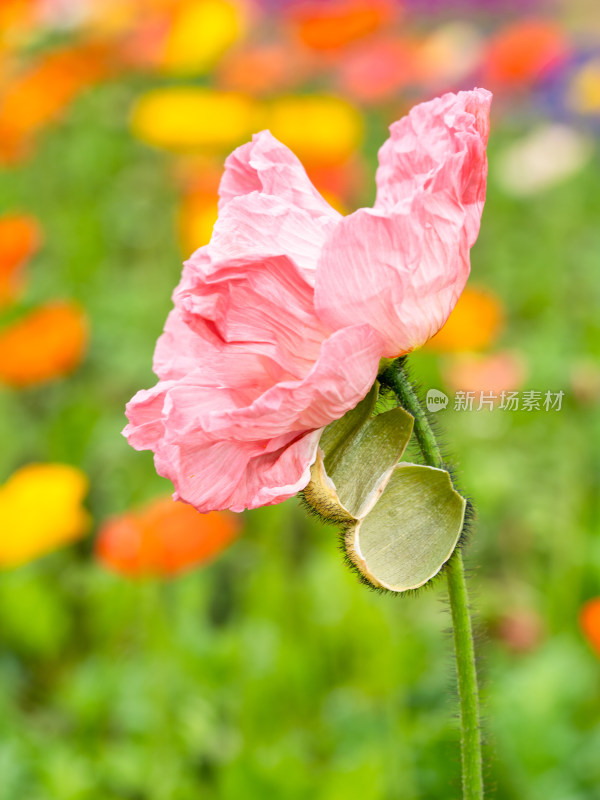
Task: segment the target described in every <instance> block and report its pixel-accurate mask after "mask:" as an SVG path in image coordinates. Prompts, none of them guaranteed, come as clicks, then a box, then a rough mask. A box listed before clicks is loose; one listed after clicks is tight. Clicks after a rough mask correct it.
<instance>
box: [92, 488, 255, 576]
mask: <svg viewBox="0 0 600 800" xmlns="http://www.w3.org/2000/svg"><path fill="white" fill-rule="evenodd" d="M239 530H240V522H239V519H238V518H237V517H236V516H235V515H234V514H230V513H224V512H219V511H213V512H211V513H209V514H200V513H199V512H198V511H196V509H195V508H192V506H189V505H186V504H185V503H180V502H175V501H173V500H171V498H160V499H158V500H155V501H154V502H152V503H150V504H149V505H148V506H146V508H144V509H142V510H141V511H139V512H137V513H134V512H129V513H127V514H123V515H121V516H120V517H116V518H115V519H112V520H109V521H108V522H106V523H105V524H104V525H103V526H102V528H101V529H100V532H99V534H98V539H97V541H96V553H97V556H98V558H99V559H100V561H102V562H103V563H104V564H105V565H106V566H107V567H110V568H111V569H113V570H115V571H117V572H120V573H122V574H124V575H129V576H140V575H158V576H170V575H176V574H177V573H179V572H182V571H183V570H186V569H190V568H192V567H195V566H199V565H200V564H205V563H206V562H208V561H211V560H212V559H213V558H215V557H216V556H217V555H219V553H221V552H222V551H223V550H225V548H226V547H228V545H229V544H231V542H232V541H233V540H234V539H235V538H236V537H237V535H238V533H239Z"/></svg>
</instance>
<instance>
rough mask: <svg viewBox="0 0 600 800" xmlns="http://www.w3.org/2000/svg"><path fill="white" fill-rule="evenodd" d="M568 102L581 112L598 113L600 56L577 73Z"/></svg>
mask: <svg viewBox="0 0 600 800" xmlns="http://www.w3.org/2000/svg"><path fill="white" fill-rule="evenodd" d="M567 102H568V103H569V107H570V108H572V109H573V110H574V111H576V112H578V113H579V114H597V113H598V112H599V111H600V58H594V59H593V60H591V61H589V62H588V63H587V64H586V65H585V66H584V67H582V68H581V69H580V70H579V71H578V72H577V73H576V74H575V76H574V78H573V80H572V81H571V86H570V90H569V92H568V93H567Z"/></svg>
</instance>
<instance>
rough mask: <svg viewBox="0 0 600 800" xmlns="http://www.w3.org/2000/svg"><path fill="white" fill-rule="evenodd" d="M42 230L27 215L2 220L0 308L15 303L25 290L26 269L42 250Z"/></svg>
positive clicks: (15, 215)
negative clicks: (29, 260)
mask: <svg viewBox="0 0 600 800" xmlns="http://www.w3.org/2000/svg"><path fill="white" fill-rule="evenodd" d="M40 242H41V233H40V228H39V225H38V223H37V222H36V220H35V219H34V218H33V217H31V216H28V215H26V214H6V215H5V216H3V217H0V308H1V307H2V306H5V305H7V304H9V303H12V302H14V301H15V300H16V299H17V297H18V295H19V293H20V292H21V290H22V288H23V273H22V271H23V266H24V265H25V263H26V261H27V260H28V259H29V258H31V256H32V255H33V254H34V253H35V252H36V250H37V249H38V248H39V246H40Z"/></svg>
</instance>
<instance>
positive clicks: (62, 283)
mask: <svg viewBox="0 0 600 800" xmlns="http://www.w3.org/2000/svg"><path fill="white" fill-rule="evenodd" d="M134 83H135V82H134ZM135 90H136V87H135V86H134V85H133V84H131V85H129V84H120V85H116V84H108V85H106V86H103V87H102V88H100V89H97V90H94V91H93V92H91V93H89V94H88V95H86V96H85V97H82V98H81V99H80V100H79V101H78V102H77V103H76V104H75V106H74V107H73V109H72V110H71V112H70V113H69V116H68V118H67V119H66V120H65V122H64V123H63V124H61V125H60V126H59V127H56V128H54V129H53V130H50V131H49V132H48V134H47V135H46V136H45V137H44V138H43V140H42V142H41V145H40V147H39V149H38V151H37V153H36V155H35V157H34V158H33V160H31V161H30V162H28V163H27V164H25V165H23V166H20V167H19V168H16V169H14V170H11V171H7V172H5V173H3V174H2V175H0V196H1V197H2V202H3V204H5V206H6V209H7V210H12V209H20V210H24V211H27V212H30V213H33V214H35V215H36V216H37V217H38V218H39V219H40V221H41V223H42V226H43V229H44V232H45V237H46V242H45V246H44V248H43V250H42V251H41V253H40V254H39V256H38V257H37V258H36V259H35V261H34V263H33V264H32V265H31V266H30V274H31V282H30V285H31V288H30V291H29V294H28V295H27V297H26V302H27V303H31V304H33V303H35V302H38V301H41V300H45V299H48V298H51V297H68V298H73V299H76V300H79V301H80V302H81V303H82V304H83V306H84V307H85V308H86V310H87V312H88V313H89V315H90V318H91V330H92V340H91V350H90V353H89V356H88V358H87V360H86V362H85V364H84V365H83V367H82V368H81V369H80V370H79V371H78V372H76V373H75V374H74V375H73V376H72V377H71V378H69V379H68V380H63V381H61V382H58V383H55V384H52V385H48V386H46V387H42V388H38V389H29V390H26V391H23V392H15V391H12V390H2V391H1V392H0V441H1V442H2V448H1V449H0V479H2V480H4V479H5V478H6V477H8V475H9V474H10V473H11V472H12V471H13V470H14V469H16V468H17V467H19V466H20V465H22V464H24V463H27V462H29V461H64V462H67V463H71V464H74V465H77V466H80V467H81V468H83V469H84V470H85V471H86V473H87V474H88V475H89V476H90V479H91V485H92V489H91V494H90V497H89V506H90V509H91V512H92V514H93V517H94V520H95V522H96V523H100V522H101V521H102V520H104V519H105V518H106V517H107V516H109V515H111V514H114V513H116V512H120V511H123V510H126V509H128V508H130V507H135V506H136V505H139V504H140V503H142V502H143V501H144V500H146V499H148V498H150V497H153V496H155V495H156V494H158V493H161V492H163V493H166V492H168V491H169V489H170V486H169V484H168V483H167V482H166V481H164V480H162V479H160V478H158V477H157V476H156V475H155V473H154V469H153V465H152V456H151V454H150V453H136V452H134V451H133V450H132V449H130V448H129V447H128V446H127V444H126V442H125V440H124V439H122V437H121V436H120V435H119V431H120V429H121V428H122V426H123V424H124V417H123V407H124V404H125V402H126V401H127V400H128V399H129V397H130V396H131V395H132V394H134V393H135V391H137V390H138V389H139V388H141V387H147V386H150V385H151V384H152V383H153V381H154V379H153V376H152V373H151V369H150V365H151V357H152V351H153V347H154V342H155V340H156V338H157V336H158V334H159V333H160V331H161V329H162V325H163V322H164V319H165V317H166V314H167V311H168V309H169V306H170V299H169V298H170V294H171V291H172V289H173V287H174V285H175V284H176V282H177V280H178V275H179V270H180V266H179V265H180V261H181V255H180V253H179V252H178V247H177V242H176V237H175V209H176V196H175V190H174V188H173V180H172V176H171V174H170V169H171V164H170V161H169V157H168V156H166V155H164V154H161V153H159V152H155V151H152V150H150V149H148V148H146V147H144V146H143V145H142V144H139V143H137V142H136V141H134V140H133V139H132V137H131V136H130V134H129V132H128V131H127V129H126V127H125V120H126V119H127V109H128V108H129V106H130V103H131V101H132V99H133V97H134V95H135ZM372 125H373V126H374V128H376V130H374V131H372V132H371V135H370V137H369V141H371V140H372V141H373V147H372V148H371V151H370V153H369V158H370V160H371V163H374V159H375V147H376V144H377V143H379V142H381V141H382V140H383V138H384V135H385V134H384V129H383V127H382V126H378V125H377V124H376V123H372ZM494 130H495V132H494V135H493V137H492V141H491V143H490V164H491V175H490V188H489V197H488V201H487V206H486V210H485V214H484V220H483V227H482V233H481V236H480V239H479V242H478V243H477V245H476V247H475V248H474V251H473V258H472V263H473V280H474V281H475V282H480V283H483V284H484V285H486V286H489V287H491V288H492V289H494V290H495V291H496V292H497V293H498V295H499V296H500V297H501V298H502V300H503V302H504V303H505V305H506V309H507V321H506V328H505V332H504V334H503V339H502V342H501V344H502V346H503V347H504V346H506V347H508V348H511V349H514V350H517V351H518V352H519V353H521V354H522V355H523V357H524V358H525V359H526V361H527V363H528V366H529V375H528V378H527V381H526V384H527V385H526V386H524V388H531V389H536V390H540V391H546V390H548V389H550V390H552V391H559V390H563V391H564V392H565V398H564V401H563V408H562V410H561V411H560V412H553V411H550V412H544V411H540V412H530V413H528V412H522V411H519V412H514V413H511V412H502V411H494V412H489V413H488V412H481V413H466V412H458V411H457V412H454V411H451V410H447V411H445V412H441V413H440V414H439V415H438V418H439V422H440V426H441V429H442V430H443V438H445V439H446V440H447V443H448V450H449V451H450V453H451V454H452V455H453V456H454V457H455V460H456V462H457V464H458V466H459V474H460V482H461V484H462V485H464V487H465V488H466V490H467V493H468V494H469V495H470V496H471V497H472V498H473V500H474V502H475V504H476V507H477V509H478V515H479V518H478V522H477V523H476V525H475V528H474V533H473V536H472V540H471V543H470V546H469V549H468V552H467V563H468V566H469V567H470V569H471V587H472V591H473V595H474V605H475V608H476V609H478V612H479V613H478V616H477V624H478V627H479V630H480V634H481V635H480V637H479V641H478V651H479V659H480V661H479V666H480V672H481V677H482V684H483V695H484V714H485V729H486V740H487V745H486V763H487V766H486V773H487V780H488V783H489V786H490V794H491V795H492V796H494V797H496V798H498V800H594V799H595V798H598V797H599V796H600V795H599V792H600V760H599V759H598V752H599V751H600V661H599V660H598V659H597V657H596V656H595V655H594V654H593V653H592V651H591V650H590V649H589V648H588V646H587V645H586V643H585V642H584V641H583V639H582V637H581V635H580V633H579V632H578V625H577V617H578V611H579V608H580V606H581V604H582V602H583V601H584V600H585V599H586V598H587V597H589V596H591V595H592V594H598V593H599V589H600V513H599V512H600V508H599V503H600V501H599V497H600V492H599V491H598V489H599V483H600V452H599V449H598V446H597V445H598V442H600V420H599V417H598V413H597V410H598V398H597V397H592V398H588V399H586V398H582V397H578V396H577V394H576V393H575V392H574V391H573V389H572V375H573V369H574V368H575V367H576V366H577V365H578V364H585V363H588V362H593V361H594V360H597V358H598V356H599V355H600V316H599V314H598V308H599V307H600V281H599V280H598V275H599V267H600V227H599V226H598V219H600V193H599V192H598V185H599V182H600V163H599V161H598V158H597V156H596V158H595V160H594V162H593V163H592V164H591V166H589V168H588V169H587V170H586V171H585V172H584V173H581V174H580V175H578V176H577V177H575V178H572V179H570V180H569V181H568V182H566V183H563V184H562V185H561V186H559V187H556V188H554V189H551V190H548V191H546V192H544V193H542V194H539V195H537V196H535V197H531V198H528V199H523V200H517V199H513V198H509V197H507V196H506V195H504V194H502V193H501V191H500V190H499V188H498V187H497V185H496V183H495V180H494V164H495V153H496V152H498V150H499V148H501V147H502V146H503V144H504V143H505V142H506V141H508V140H510V139H511V137H513V136H514V135H516V133H518V131H510V130H502V126H497V127H496V126H495V128H494ZM368 202H370V193H369V191H368V190H367V191H366V192H365V203H368ZM411 362H412V365H413V370H414V372H415V375H416V377H417V378H419V379H420V381H421V382H422V383H423V385H424V386H426V387H429V386H434V387H437V388H442V389H443V388H444V383H443V381H442V377H441V376H442V369H443V361H442V360H441V359H440V358H439V357H436V356H434V355H432V354H430V353H426V352H423V353H418V354H416V355H415V356H414V357H412V358H411ZM522 613H527V614H529V615H533V617H534V618H535V619H537V620H538V621H539V627H540V633H539V636H536V637H533V638H534V641H532V643H531V645H530V646H528V647H527V648H521V649H519V648H516V647H514V646H511V643H510V637H507V636H505V635H501V631H502V624H501V623H502V620H503V619H505V618H506V617H507V616H510V615H517V616H518V615H519V614H522ZM449 625H450V619H449V615H448V613H447V609H446V607H445V600H444V584H443V580H439V581H437V583H436V584H435V585H434V587H433V588H432V589H430V590H428V591H424V592H422V593H421V594H420V595H419V596H418V597H416V598H408V599H402V598H397V597H392V596H389V595H388V596H385V595H377V594H375V593H372V592H369V591H368V590H367V589H366V588H365V587H363V586H361V585H359V583H358V581H357V580H356V578H355V576H353V575H352V574H351V573H350V572H348V570H347V569H346V567H345V566H344V564H343V560H342V556H341V554H340V553H339V551H338V549H337V538H336V533H335V531H334V530H333V529H328V528H323V527H320V526H319V525H318V524H317V523H316V522H314V521H313V520H311V519H307V518H305V516H304V514H303V512H302V511H301V509H300V508H299V504H298V503H297V502H295V501H289V502H288V503H285V504H283V505H282V506H279V507H274V508H268V509H261V510H259V511H256V512H252V513H249V514H248V515H247V529H246V531H245V534H244V537H243V538H242V539H241V540H240V541H239V542H238V543H237V544H235V545H234V546H233V547H232V548H231V549H230V550H229V551H228V552H227V553H226V554H224V555H223V556H222V557H221V558H220V559H219V561H218V562H217V563H215V564H213V565H212V566H210V567H207V568H205V569H203V570H199V571H194V572H192V573H190V574H188V575H186V576H184V577H182V578H180V579H177V580H174V581H172V582H156V581H139V582H133V581H127V580H126V579H124V578H121V577H117V576H113V575H111V574H108V573H106V572H105V571H103V570H102V569H101V568H100V567H99V566H97V565H96V564H95V563H94V560H93V553H92V542H91V540H88V541H85V542H83V543H81V544H79V545H78V546H77V547H74V548H71V549H69V550H64V551H62V552H59V553H56V554H54V555H52V556H49V557H47V558H44V559H42V560H40V561H38V562H36V563H33V564H30V565H28V566H27V567H23V568H21V569H19V570H15V571H13V572H6V573H3V574H1V575H0V776H1V777H0V800H105V798H108V797H115V798H123V799H124V800H127V799H129V798H130V799H131V800H167V798H169V800H170V799H171V798H173V799H174V800H188V798H189V800H191V799H192V798H198V797H207V798H213V797H214V798H218V799H219V800H241V798H243V799H244V800H246V799H247V800H252V798H265V797H273V798H278V799H279V798H280V799H281V800H288V799H289V800H300V798H311V799H312V798H319V800H342V798H343V799H344V800H346V799H347V798H363V797H368V798H372V799H373V800H377V799H379V800H387V798H401V800H440V798H452V797H458V796H459V794H460V764H459V747H458V727H457V723H456V719H455V716H454V715H455V714H456V709H457V703H456V697H455V685H454V677H453V663H452V644H451V640H450V638H449V636H447V635H446V633H447V629H448V628H449Z"/></svg>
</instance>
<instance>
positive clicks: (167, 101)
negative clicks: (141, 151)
mask: <svg viewBox="0 0 600 800" xmlns="http://www.w3.org/2000/svg"><path fill="white" fill-rule="evenodd" d="M261 123H262V114H261V110H260V106H259V105H258V104H257V103H256V102H255V101H254V100H252V98H250V97H246V96H245V95H243V94H239V93H237V92H219V91H215V90H213V89H207V88H200V87H184V86H181V87H172V88H167V89H154V90H152V91H150V92H147V93H146V94H144V95H143V96H142V97H140V99H139V100H138V101H137V103H136V105H135V106H134V108H133V112H132V118H131V127H132V130H133V132H134V134H135V135H136V136H137V137H138V138H139V139H141V140H142V141H144V142H146V143H147V144H151V145H154V146H155V147H164V148H166V149H169V150H179V151H185V150H195V149H201V148H213V149H216V148H219V149H221V148H223V149H225V148H230V147H235V146H236V145H238V144H241V143H242V142H243V141H244V140H245V139H247V138H248V137H249V136H250V135H251V134H252V133H254V132H256V131H257V130H259V129H260V128H261V127H264V125H262V124H261Z"/></svg>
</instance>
